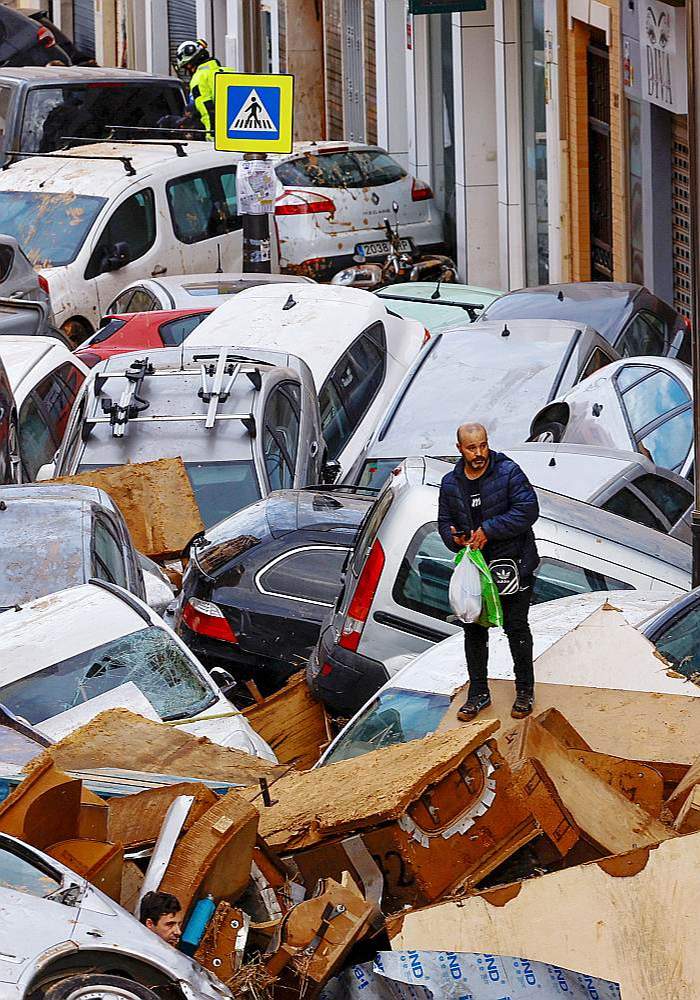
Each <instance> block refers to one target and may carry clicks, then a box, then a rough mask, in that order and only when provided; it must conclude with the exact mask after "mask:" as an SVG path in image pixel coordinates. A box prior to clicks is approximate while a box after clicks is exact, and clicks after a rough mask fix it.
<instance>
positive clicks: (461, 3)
mask: <svg viewBox="0 0 700 1000" xmlns="http://www.w3.org/2000/svg"><path fill="white" fill-rule="evenodd" d="M408 9H409V10H410V12H411V14H457V13H459V12H460V11H477V10H486V0H409V2H408Z"/></svg>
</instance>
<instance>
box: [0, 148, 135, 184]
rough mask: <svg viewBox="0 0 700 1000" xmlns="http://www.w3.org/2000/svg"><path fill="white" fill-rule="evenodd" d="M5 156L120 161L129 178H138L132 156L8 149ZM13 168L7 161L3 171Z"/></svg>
mask: <svg viewBox="0 0 700 1000" xmlns="http://www.w3.org/2000/svg"><path fill="white" fill-rule="evenodd" d="M94 141H95V140H94V139H93V142H94ZM5 155H6V156H8V157H10V156H36V157H38V158H39V159H43V160H56V159H65V160H110V161H114V160H119V162H120V163H121V165H122V166H123V167H124V170H125V171H126V173H127V174H128V176H129V177H135V176H136V168H135V167H134V164H133V163H132V158H131V157H130V156H91V155H88V156H85V155H83V154H82V153H75V152H73V151H71V152H70V153H69V152H67V151H66V152H60V151H58V150H57V151H56V152H54V153H27V152H25V151H24V150H21V149H7V150H5ZM11 166H12V160H5V162H4V163H3V165H2V169H3V170H9V168H10V167H11Z"/></svg>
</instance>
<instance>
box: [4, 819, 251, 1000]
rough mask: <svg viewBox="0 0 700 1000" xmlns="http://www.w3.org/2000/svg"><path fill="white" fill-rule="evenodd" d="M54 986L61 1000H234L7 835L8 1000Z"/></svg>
mask: <svg viewBox="0 0 700 1000" xmlns="http://www.w3.org/2000/svg"><path fill="white" fill-rule="evenodd" d="M51 987H54V988H55V994H54V995H55V997H56V998H58V997H59V996H60V998H61V1000H78V998H80V997H82V998H85V997H87V996H91V997H97V996H99V997H106V996H108V997H110V998H111V1000H158V997H159V996H161V995H162V994H163V993H164V992H165V993H166V994H167V995H169V996H174V997H180V998H185V1000H229V998H230V997H231V996H232V994H231V992H230V991H229V990H228V989H227V987H225V986H224V984H223V983H221V982H219V980H218V979H216V978H215V977H214V976H212V975H211V974H210V973H209V972H207V971H206V970H205V969H203V968H202V966H200V965H198V964H197V963H196V962H194V961H192V959H190V958H188V957H187V956H186V955H183V954H182V952H179V951H176V950H175V949H174V948H172V947H171V946H170V945H167V944H165V943H164V942H163V941H161V940H160V938H159V937H158V936H157V935H156V934H154V933H153V931H149V930H147V929H146V928H145V927H144V926H143V925H142V924H140V923H139V922H138V921H137V920H136V918H135V917H133V916H132V915H131V914H130V913H127V911H126V910H124V909H122V907H121V906H119V905H118V904H117V903H115V902H114V901H113V900H112V899H110V898H109V897H108V896H106V895H105V894H104V893H103V892H100V891H99V889H96V888H95V887H94V886H92V885H91V884H90V883H89V882H87V881H86V880H85V879H84V878H82V877H81V876H80V875H76V874H75V873H74V872H72V871H71V870H70V869H69V868H66V867H65V865H62V864H60V863H59V862H58V861H54V859H53V858H51V857H49V856H48V854H44V853H43V852H42V851H38V850H36V848H34V847H30V846H29V845H28V844H25V843H23V842H22V841H20V840H17V839H16V838H15V837H10V836H8V835H7V834H4V833H0V996H1V997H2V998H3V1000H23V998H25V997H27V998H28V997H30V996H33V997H36V996H42V997H43V996H45V995H46V996H49V995H50V994H51V993H53V992H54V991H53V990H51V989H50V988H51ZM47 990H49V991H50V992H49V993H46V992H45V991H47Z"/></svg>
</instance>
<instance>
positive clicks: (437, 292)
mask: <svg viewBox="0 0 700 1000" xmlns="http://www.w3.org/2000/svg"><path fill="white" fill-rule="evenodd" d="M441 284H442V278H438V280H437V285H436V286H435V291H434V292H433V294H432V295H431V296H430V298H431V299H439V298H440V285H441Z"/></svg>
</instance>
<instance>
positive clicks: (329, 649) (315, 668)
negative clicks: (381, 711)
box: [306, 628, 389, 716]
mask: <svg viewBox="0 0 700 1000" xmlns="http://www.w3.org/2000/svg"><path fill="white" fill-rule="evenodd" d="M306 679H307V682H308V685H309V687H310V688H311V690H312V691H313V693H314V694H315V695H316V697H317V698H319V699H320V700H321V701H322V702H323V703H324V704H325V705H327V706H328V708H330V709H331V710H332V711H333V712H337V713H338V714H339V715H344V716H351V715H354V714H355V712H357V711H359V709H361V708H362V706H363V705H364V704H365V702H367V701H368V700H369V699H370V698H371V697H372V696H373V695H374V694H376V693H377V691H378V690H379V688H380V687H381V686H382V684H385V683H386V682H387V681H388V680H389V674H388V672H387V669H386V667H385V666H384V664H383V663H380V662H379V660H372V659H371V658H370V657H369V656H363V655H362V654H361V653H353V652H352V651H351V650H349V649H343V648H342V647H341V646H339V645H338V644H337V643H336V642H334V641H333V629H332V628H328V629H326V630H325V631H324V632H322V633H321V637H320V639H319V642H318V645H317V646H316V648H315V649H314V650H313V652H312V653H311V656H310V657H309V661H308V664H307V668H306Z"/></svg>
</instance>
